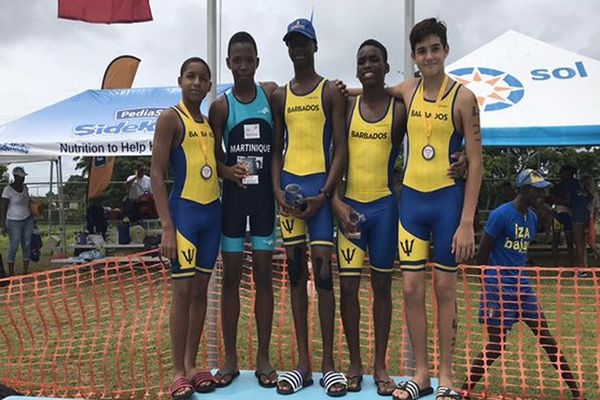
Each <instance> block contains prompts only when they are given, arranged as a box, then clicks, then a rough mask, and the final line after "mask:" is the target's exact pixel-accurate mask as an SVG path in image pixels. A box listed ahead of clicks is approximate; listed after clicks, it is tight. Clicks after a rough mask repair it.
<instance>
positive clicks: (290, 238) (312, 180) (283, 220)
mask: <svg viewBox="0 0 600 400" xmlns="http://www.w3.org/2000/svg"><path fill="white" fill-rule="evenodd" d="M326 180H327V175H326V174H314V175H307V176H297V175H293V174H290V173H287V172H285V171H282V172H281V189H282V190H283V189H284V188H285V186H286V185H288V184H290V183H296V184H298V185H300V188H301V193H302V195H303V196H304V197H313V196H318V195H319V191H320V190H321V188H322V187H323V186H325V181H326ZM279 224H280V225H281V236H282V237H283V244H284V245H285V246H293V245H296V244H299V243H305V242H306V234H307V233H308V237H309V238H310V244H311V245H322V246H333V213H332V211H331V203H330V202H329V200H327V201H326V202H325V204H323V206H322V207H321V208H320V209H319V210H318V211H317V212H316V213H315V214H314V215H313V216H312V217H310V218H308V219H306V220H303V219H299V218H293V217H285V216H281V215H280V216H279Z"/></svg>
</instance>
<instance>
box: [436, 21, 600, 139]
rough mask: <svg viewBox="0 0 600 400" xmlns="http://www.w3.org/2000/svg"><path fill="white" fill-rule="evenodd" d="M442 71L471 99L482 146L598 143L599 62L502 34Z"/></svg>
mask: <svg viewBox="0 0 600 400" xmlns="http://www.w3.org/2000/svg"><path fill="white" fill-rule="evenodd" d="M446 70H447V71H448V73H449V74H450V75H451V76H452V77H453V78H455V79H457V80H458V81H459V82H461V83H463V84H464V85H466V86H467V87H468V88H469V89H471V90H472V91H473V92H474V93H475V95H476V96H477V99H478V101H479V105H480V108H481V111H482V112H481V126H482V136H483V144H484V146H498V147H515V146H588V145H600V113H599V112H598V110H600V97H599V96H597V95H596V91H595V90H594V88H600V61H597V60H594V59H592V58H589V57H585V56H582V55H579V54H576V53H573V52H571V51H568V50H564V49H561V48H559V47H556V46H553V45H550V44H548V43H544V42H542V41H539V40H537V39H534V38H531V37H529V36H526V35H523V34H521V33H518V32H515V31H508V32H506V33H504V34H503V35H501V36H499V37H497V38H496V39H494V40H492V41H491V42H489V43H488V44H486V45H484V46H482V47H480V48H479V49H477V50H475V51H473V52H472V53H470V54H468V55H466V56H465V57H463V58H461V59H459V60H457V61H456V62H454V63H452V64H450V65H449V66H448V67H447V68H446Z"/></svg>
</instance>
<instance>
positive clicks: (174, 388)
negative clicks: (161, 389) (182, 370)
mask: <svg viewBox="0 0 600 400" xmlns="http://www.w3.org/2000/svg"><path fill="white" fill-rule="evenodd" d="M169 392H170V393H171V398H172V399H174V400H185V399H189V398H190V397H192V395H193V394H194V387H193V386H192V384H191V383H190V381H189V380H188V379H187V378H186V377H185V376H180V377H179V378H177V379H175V381H174V382H173V383H172V384H171V386H169Z"/></svg>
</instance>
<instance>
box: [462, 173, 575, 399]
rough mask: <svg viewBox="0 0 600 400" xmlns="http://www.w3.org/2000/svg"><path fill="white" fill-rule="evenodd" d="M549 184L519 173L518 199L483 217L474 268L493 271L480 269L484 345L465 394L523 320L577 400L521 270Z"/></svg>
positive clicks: (566, 367) (563, 360)
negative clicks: (537, 208) (482, 234)
mask: <svg viewBox="0 0 600 400" xmlns="http://www.w3.org/2000/svg"><path fill="white" fill-rule="evenodd" d="M551 185H552V184H551V183H550V182H548V181H546V180H545V179H544V178H543V177H542V176H541V175H540V174H539V173H538V172H537V171H534V170H531V169H525V170H523V171H521V172H520V173H519V175H518V176H517V187H518V188H519V194H518V195H517V197H516V198H515V199H514V200H513V201H511V202H508V203H505V204H502V205H501V206H500V207H498V208H496V209H495V210H494V211H492V213H491V214H490V216H489V218H488V221H487V224H486V226H485V235H484V237H483V239H482V241H481V245H480V246H479V252H478V253H477V256H476V261H477V264H478V265H490V266H498V267H487V268H486V269H485V270H484V277H483V293H482V295H481V303H480V306H479V322H480V323H482V324H484V325H485V327H486V330H487V334H488V342H487V344H486V347H485V349H484V350H483V351H482V352H480V353H479V355H478V356H477V357H476V358H475V361H474V362H473V365H472V366H471V369H470V371H469V375H468V376H467V380H466V381H465V383H464V384H463V390H465V391H466V392H467V394H468V393H469V392H470V391H471V390H472V389H473V388H474V387H475V385H476V384H477V382H479V380H480V379H481V378H482V376H483V375H484V374H485V373H486V371H487V368H488V367H489V366H490V365H491V364H492V363H493V362H494V361H495V360H496V359H497V358H498V357H499V356H500V354H501V352H502V351H503V349H504V348H505V346H506V335H507V334H508V333H509V332H510V330H511V329H512V327H513V325H514V324H515V323H518V322H520V321H523V322H524V323H525V324H527V326H528V327H529V328H530V329H531V331H532V332H533V334H534V335H535V337H536V338H537V340H538V343H539V344H540V345H541V346H542V348H543V349H544V350H545V351H546V353H548V357H549V358H550V361H551V363H552V365H553V366H554V368H556V369H557V370H558V371H560V374H561V376H562V378H563V380H564V381H565V383H566V384H567V385H568V386H569V389H570V390H571V393H572V395H573V398H574V399H580V398H581V397H580V396H581V393H580V391H579V387H578V385H577V382H576V381H575V379H574V378H573V374H572V373H571V369H570V368H569V365H568V363H567V359H566V358H565V356H563V355H562V352H561V351H560V349H559V347H558V344H557V342H556V339H554V337H553V336H552V333H551V332H550V329H549V328H548V321H547V319H546V316H545V315H544V312H543V311H542V306H541V304H540V302H539V300H538V299H537V296H536V294H535V291H534V289H533V286H532V285H531V284H530V282H529V280H528V279H527V275H526V270H525V265H526V264H527V249H528V247H529V243H530V242H531V241H532V240H533V239H534V238H535V234H536V228H537V216H536V214H535V212H534V211H533V210H532V207H533V206H535V205H536V204H539V203H541V201H542V199H543V196H544V189H545V188H547V187H550V186H551ZM499 266H502V267H499Z"/></svg>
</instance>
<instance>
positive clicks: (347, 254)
mask: <svg viewBox="0 0 600 400" xmlns="http://www.w3.org/2000/svg"><path fill="white" fill-rule="evenodd" d="M340 253H341V254H342V257H343V258H344V261H346V263H348V264H350V262H352V259H353V258H354V254H355V253H356V249H352V250H350V247H348V248H346V250H341V251H340Z"/></svg>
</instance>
